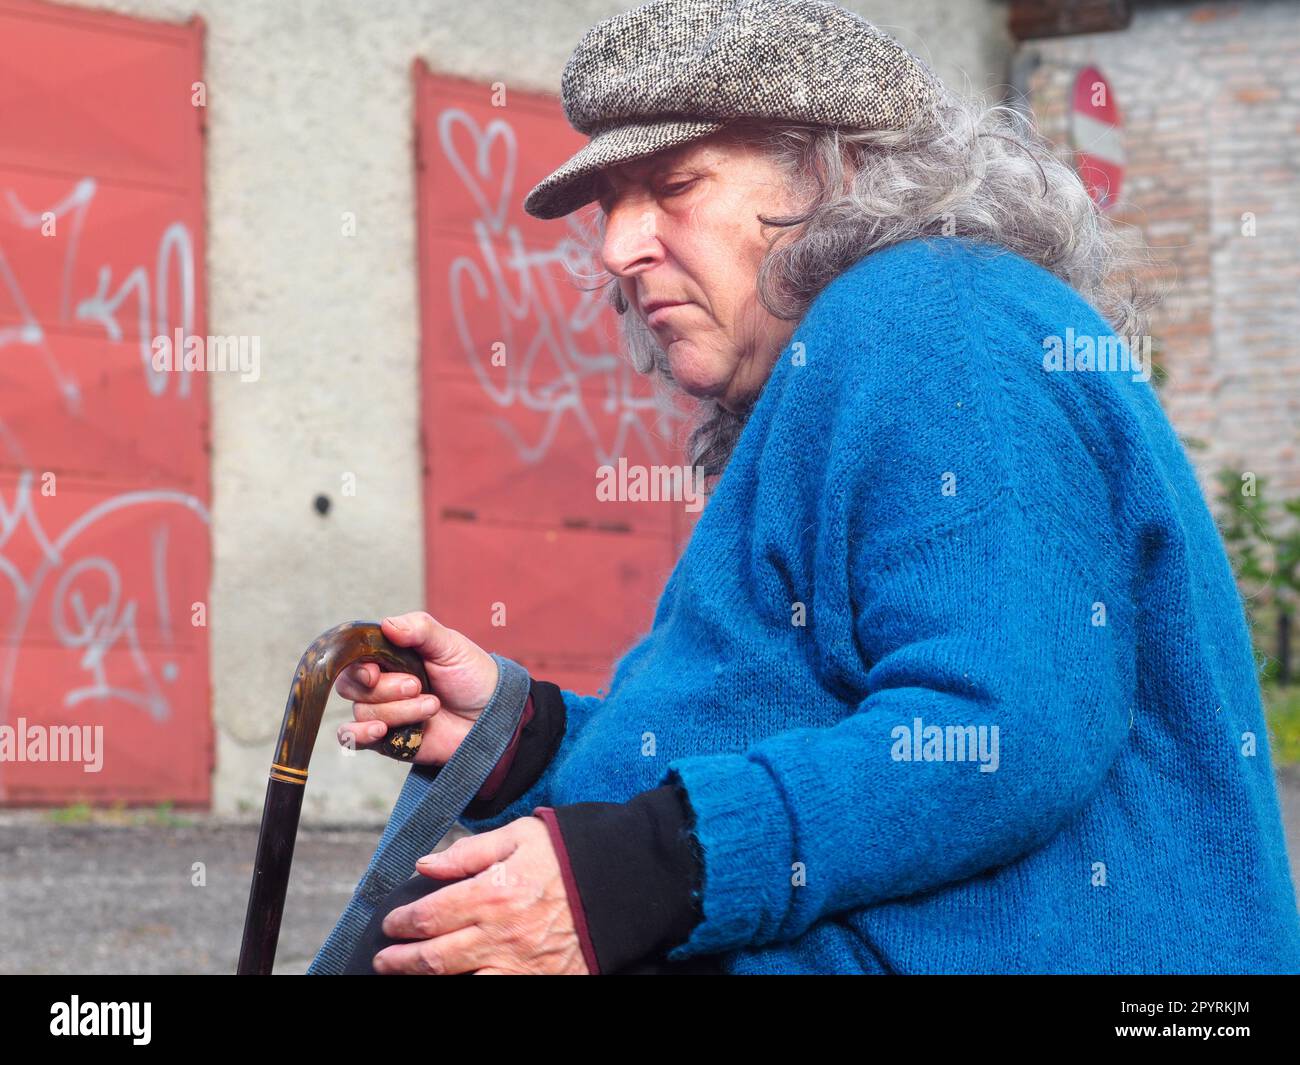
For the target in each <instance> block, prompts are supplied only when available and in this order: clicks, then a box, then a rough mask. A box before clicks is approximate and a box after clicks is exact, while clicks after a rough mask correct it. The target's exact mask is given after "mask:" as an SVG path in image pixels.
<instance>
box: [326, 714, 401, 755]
mask: <svg viewBox="0 0 1300 1065" xmlns="http://www.w3.org/2000/svg"><path fill="white" fill-rule="evenodd" d="M387 733H388V726H387V725H385V724H384V723H383V722H382V721H363V722H361V723H360V724H354V723H353V722H351V721H349V722H346V723H345V724H342V725H340V726H339V728H338V732H337V733H336V734H335V738H336V739H337V740H338V741H339V746H340V747H350V748H351V749H352V750H354V751H368V750H370V749H372V748H373V747H374V746H375V745H376V744H377V743H378V742H379V741H380V740H382V739H383V738H384V736H385V735H386V734H387Z"/></svg>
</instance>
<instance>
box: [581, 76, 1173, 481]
mask: <svg viewBox="0 0 1300 1065" xmlns="http://www.w3.org/2000/svg"><path fill="white" fill-rule="evenodd" d="M723 132H724V133H729V134H731V135H733V136H736V137H741V138H744V139H746V140H747V141H749V142H750V143H751V144H754V145H756V146H757V147H758V148H759V149H760V150H762V151H765V152H766V153H767V154H768V156H769V157H770V158H771V159H772V161H773V162H774V163H775V164H776V166H777V167H778V169H779V170H781V171H782V172H783V173H784V174H785V175H786V177H787V179H788V180H789V182H790V188H791V190H792V192H793V193H794V194H795V197H796V198H795V199H794V201H793V202H796V203H799V204H800V205H802V206H803V207H804V210H802V211H800V212H799V213H797V214H792V215H785V216H779V217H765V216H759V220H760V221H761V222H762V223H763V224H764V225H765V226H773V227H777V228H778V229H781V230H787V229H788V230H792V233H791V234H789V239H786V240H780V241H777V240H773V241H772V243H771V245H770V246H769V250H768V252H767V253H766V255H765V257H764V259H763V261H762V263H761V265H760V267H759V270H758V277H757V282H756V283H757V295H758V298H759V300H760V301H761V302H762V304H763V305H764V307H766V309H767V310H768V312H769V313H771V314H772V315H773V316H775V317H777V318H781V319H785V320H790V321H797V320H798V319H800V318H801V317H803V315H804V312H805V311H807V309H808V306H809V305H810V304H811V303H812V301H813V300H814V298H815V297H816V296H817V294H818V293H819V292H820V291H821V290H822V289H823V288H824V287H825V286H826V285H827V284H828V283H829V282H830V281H831V280H832V279H834V278H835V277H836V276H837V275H839V274H840V273H842V272H843V271H844V270H846V269H848V268H849V267H850V266H852V265H853V264H854V263H856V262H858V261H859V260H861V259H863V258H864V257H866V256H867V255H870V254H871V253H872V252H874V251H878V250H880V249H882V248H885V247H887V246H889V245H891V244H896V243H898V242H900V241H904V240H910V239H912V238H915V237H923V236H967V237H974V238H978V239H982V240H986V241H988V242H990V243H993V244H998V245H1001V246H1002V247H1005V248H1008V249H1010V250H1011V251H1013V252H1016V253H1017V254H1019V255H1022V256H1024V257H1025V258H1026V259H1029V260H1031V261H1033V262H1036V263H1038V264H1039V265H1041V266H1042V267H1044V268H1045V269H1047V270H1049V271H1051V272H1052V273H1053V274H1055V275H1056V276H1057V277H1059V278H1061V279H1062V280H1063V281H1064V282H1066V283H1067V284H1068V285H1070V286H1071V287H1072V288H1074V289H1075V290H1076V291H1077V292H1079V293H1080V294H1081V295H1082V296H1083V297H1084V298H1085V299H1087V300H1089V302H1091V303H1092V305H1093V306H1094V307H1095V308H1096V309H1097V310H1098V311H1099V312H1100V313H1101V315H1102V316H1103V317H1104V318H1105V319H1106V321H1107V323H1108V324H1109V325H1110V326H1111V328H1112V329H1113V330H1114V331H1115V333H1116V334H1117V335H1119V336H1121V337H1128V336H1135V335H1141V334H1143V333H1145V331H1146V324H1147V310H1148V308H1149V307H1150V306H1152V305H1153V304H1154V303H1155V302H1157V300H1158V299H1159V297H1158V296H1155V295H1152V294H1150V293H1149V292H1147V291H1146V290H1145V289H1144V288H1143V286H1141V285H1140V284H1139V283H1138V281H1137V277H1136V273H1137V269H1138V268H1139V267H1140V265H1142V264H1143V263H1144V262H1145V257H1144V255H1143V252H1142V250H1141V247H1140V245H1139V243H1138V242H1136V241H1133V240H1131V238H1130V234H1128V233H1127V232H1126V231H1125V230H1123V229H1121V228H1119V227H1118V226H1116V225H1115V224H1114V223H1113V222H1112V221H1111V220H1110V219H1108V218H1107V217H1106V216H1105V215H1104V214H1102V212H1101V211H1100V209H1099V208H1098V207H1097V205H1096V204H1095V203H1094V202H1093V200H1092V198H1091V197H1090V196H1089V195H1088V192H1087V189H1086V188H1085V187H1084V185H1083V183H1082V182H1081V181H1080V179H1079V177H1078V175H1077V174H1076V173H1075V172H1074V170H1072V169H1071V168H1070V167H1069V166H1068V165H1067V164H1066V163H1065V162H1063V161H1062V160H1061V159H1059V158H1058V157H1057V156H1056V155H1055V154H1054V153H1053V151H1052V148H1051V145H1050V143H1049V142H1048V141H1047V140H1045V139H1044V138H1043V137H1042V136H1041V135H1039V134H1038V132H1037V131H1036V130H1035V129H1034V127H1033V125H1032V122H1031V121H1030V119H1029V118H1027V117H1026V116H1024V115H1022V114H1021V113H1020V112H1018V111H1017V110H1015V109H1014V108H1012V107H1009V106H1006V105H988V104H986V103H985V102H984V101H982V100H980V99H978V98H968V97H964V96H959V95H956V94H954V93H952V92H951V91H950V90H947V89H944V90H942V92H941V96H940V99H939V101H938V103H937V104H936V106H935V108H934V109H933V111H931V112H930V113H928V114H926V115H924V116H922V117H921V118H920V119H918V121H917V122H915V123H913V124H912V125H911V126H910V127H909V128H907V129H905V130H902V131H876V130H852V129H848V130H846V129H843V128H839V129H832V128H827V127H820V126H809V125H788V124H775V123H771V122H768V123H761V124H760V123H755V122H753V121H741V122H735V123H731V124H729V125H728V126H727V127H725V128H724V131H723ZM846 161H847V162H848V163H849V165H848V166H847V167H846V165H845V163H846ZM575 229H576V231H577V232H578V234H579V239H580V241H581V243H582V244H583V245H584V246H585V251H586V252H588V253H590V255H591V258H592V261H594V262H596V263H599V262H600V248H601V245H602V244H603V243H604V232H605V218H604V215H603V214H602V213H600V212H596V214H595V217H594V224H593V223H592V222H591V221H587V222H585V223H583V222H577V224H576V225H575ZM778 235H779V234H778ZM570 269H571V272H572V268H570ZM601 273H605V276H607V277H609V280H608V281H604V282H600V283H598V284H597V285H596V288H601V287H607V289H608V299H609V302H610V303H611V304H612V305H613V307H614V309H615V310H616V311H617V312H618V314H619V316H620V328H619V332H620V334H621V338H622V342H623V346H624V349H625V351H626V353H627V355H628V356H629V357H630V359H631V361H632V365H633V366H634V367H635V369H636V370H637V371H638V372H639V373H642V374H650V373H653V374H655V379H656V381H657V382H658V387H659V390H660V393H661V398H662V397H663V396H664V394H665V393H674V392H680V390H679V389H678V387H677V386H676V384H675V382H674V381H673V375H672V369H671V367H670V366H669V364H668V360H667V357H666V355H665V353H664V351H663V348H662V347H661V346H660V344H659V342H658V340H657V338H656V337H655V335H654V333H653V332H652V331H651V330H650V329H649V327H648V326H646V325H645V323H644V322H643V321H642V320H641V319H640V318H639V317H638V316H637V315H635V314H628V313H627V311H628V304H627V302H626V300H625V299H624V297H623V294H622V291H621V290H620V288H619V279H618V278H617V277H613V276H611V275H608V274H607V273H606V272H604V271H601ZM595 276H596V277H597V278H598V277H599V274H597V275H595ZM578 279H579V278H578V276H577V275H576V274H575V280H578ZM747 419H748V411H742V412H739V413H733V412H731V411H728V410H727V409H726V408H724V407H723V406H721V405H720V404H719V403H718V402H717V401H716V400H713V399H703V400H700V401H699V402H698V403H697V404H696V406H695V410H694V415H693V417H692V419H691V425H690V435H689V439H688V440H687V441H686V454H687V459H688V462H689V463H690V464H691V465H693V466H699V467H703V470H702V472H703V475H704V478H705V481H706V486H707V490H710V491H711V489H712V485H713V482H715V481H716V478H717V477H718V476H719V475H720V474H721V473H722V470H723V469H724V467H725V466H726V464H727V460H728V459H729V458H730V456H731V452H732V450H733V449H734V447H735V445H736V441H737V440H738V439H739V437H740V433H741V430H742V429H743V428H744V426H745V422H746V421H747Z"/></svg>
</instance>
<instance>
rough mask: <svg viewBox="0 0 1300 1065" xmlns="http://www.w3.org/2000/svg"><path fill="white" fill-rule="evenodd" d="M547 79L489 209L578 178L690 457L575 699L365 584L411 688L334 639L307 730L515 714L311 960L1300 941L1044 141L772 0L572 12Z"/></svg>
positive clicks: (1189, 951)
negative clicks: (552, 127)
mask: <svg viewBox="0 0 1300 1065" xmlns="http://www.w3.org/2000/svg"><path fill="white" fill-rule="evenodd" d="M563 99H564V106H565V109H566V113H567V114H568V116H569V118H570V120H571V121H572V123H573V125H574V126H575V127H576V128H577V129H579V130H580V131H582V132H584V133H588V134H590V135H591V141H590V143H589V144H588V145H587V146H586V147H585V148H583V149H582V150H581V151H580V152H578V153H577V155H575V156H574V157H573V158H572V159H571V160H569V161H568V162H567V163H566V164H565V165H564V166H562V167H560V169H559V170H557V171H556V172H555V173H554V174H552V175H551V176H550V177H548V178H547V179H546V180H545V181H543V182H542V183H541V184H540V185H538V186H537V187H536V188H535V189H534V190H533V191H532V193H531V194H530V195H529V197H528V199H527V201H526V204H525V206H526V208H527V210H528V211H529V212H530V213H532V214H534V215H536V216H538V217H541V218H555V217H560V216H562V215H565V214H568V213H570V212H572V211H574V210H576V209H578V208H580V207H583V206H585V205H587V204H590V203H592V202H597V203H598V204H599V212H600V213H599V217H598V226H599V232H598V233H597V234H596V239H597V240H598V241H599V246H598V251H599V256H600V259H601V261H602V264H603V266H604V268H605V269H606V270H607V271H608V273H609V274H610V275H612V278H611V281H610V285H611V289H612V297H613V299H614V302H615V306H616V307H617V308H618V309H619V311H620V313H622V314H623V321H624V334H625V338H626V340H627V344H628V349H629V355H630V357H631V358H633V359H635V360H636V364H637V366H638V368H639V369H642V370H643V371H646V372H653V373H655V374H656V377H657V378H658V379H661V380H662V381H665V382H668V383H669V384H670V385H671V386H672V387H674V388H677V389H680V390H682V391H683V392H685V393H688V394H689V395H691V396H694V397H696V398H698V400H699V401H700V402H699V405H698V417H699V422H698V424H697V425H696V427H695V431H694V433H693V434H692V437H691V443H690V450H691V460H692V462H693V463H694V464H696V465H699V466H703V467H704V469H705V471H706V474H707V475H708V476H709V477H710V478H711V483H712V493H711V496H710V499H709V503H708V506H707V508H706V509H705V511H704V513H703V514H702V516H701V518H700V520H699V523H698V525H697V526H696V528H695V530H694V533H693V535H692V537H691V540H690V543H689V545H688V546H687V548H686V550H685V552H684V554H683V555H682V557H681V559H680V560H679V561H678V563H677V566H676V568H675V569H674V570H673V572H672V575H671V576H670V578H669V579H668V582H667V585H666V587H665V588H664V590H663V594H662V597H661V599H660V601H659V604H658V609H657V611H656V613H655V617H654V623H653V627H652V628H651V630H650V631H649V633H648V634H646V635H645V636H644V637H642V638H641V639H640V640H639V641H638V642H637V643H636V644H635V645H634V646H633V647H632V648H631V649H630V650H628V651H627V653H626V654H625V655H624V656H623V657H622V659H621V660H620V661H619V662H618V663H617V664H616V667H615V669H614V673H613V678H612V680H611V682H610V685H609V689H608V693H607V694H606V695H605V696H604V697H603V698H597V697H593V696H582V695H578V694H575V693H574V692H571V691H564V690H561V689H559V688H557V687H556V686H555V685H553V684H549V683H547V682H545V681H544V680H538V679H531V678H527V677H526V674H524V671H523V669H522V667H521V666H519V665H518V663H515V662H513V661H511V660H509V659H506V658H503V657H502V656H500V655H495V654H489V653H488V652H486V651H484V650H483V649H481V648H479V647H478V646H476V645H475V644H474V643H472V642H471V641H470V640H469V639H467V638H466V637H465V636H464V635H462V634H460V633H458V632H456V631H454V630H453V629H450V628H448V627H447V626H445V625H443V624H441V623H440V622H439V621H436V620H435V619H433V618H432V617H430V616H429V615H428V614H425V613H411V614H406V615H403V616H401V617H397V618H392V619H386V620H385V622H384V632H385V634H386V636H387V637H388V638H389V639H390V640H392V641H393V642H394V643H397V644H401V645H404V646H407V647H411V648H415V649H416V650H417V651H418V652H419V653H420V654H421V656H422V657H423V659H424V660H425V662H426V666H427V669H428V673H429V678H430V682H431V684H432V686H433V688H434V691H435V692H436V693H437V695H436V698H434V697H426V698H423V699H420V698H412V697H411V694H412V692H411V691H410V690H408V688H407V687H406V686H407V685H414V682H413V681H412V680H411V679H410V678H407V677H403V676H402V675H399V674H383V675H380V674H379V672H378V667H377V666H375V665H368V666H358V667H353V668H352V669H351V670H350V671H349V672H348V673H346V674H345V676H344V677H343V678H342V679H341V680H340V685H339V688H340V691H341V692H342V694H343V695H344V696H345V697H346V698H349V699H352V700H354V701H355V718H356V720H355V722H354V723H349V724H348V725H346V726H344V728H343V730H341V734H340V738H341V739H344V740H347V741H349V742H355V743H356V744H357V745H358V746H374V745H375V744H376V742H377V741H378V740H379V739H380V738H381V737H383V736H384V735H385V733H386V731H387V730H388V729H389V728H391V727H393V726H398V725H407V724H411V723H414V722H425V723H426V731H425V740H424V745H423V747H422V748H421V750H420V754H419V756H418V758H417V763H418V764H417V766H416V767H415V768H414V769H413V770H412V773H413V774H416V773H422V772H423V773H429V772H431V771H433V770H434V768H436V767H437V766H440V765H442V764H444V763H446V762H447V760H448V759H449V758H450V757H451V756H452V753H453V752H454V751H456V750H457V748H458V746H459V744H460V742H461V740H462V739H463V738H464V737H465V735H466V733H467V732H468V731H469V729H470V726H471V724H472V723H473V722H474V721H475V719H476V718H477V717H478V715H479V714H480V712H482V711H484V710H485V708H488V707H494V706H496V705H497V704H500V703H501V702H503V701H507V700H512V701H514V702H515V703H516V704H518V705H514V706H512V707H511V708H510V709H511V711H512V712H513V713H515V714H517V715H518V722H519V723H518V727H517V730H516V732H515V735H514V738H513V740H512V741H511V744H510V747H509V749H508V750H507V751H506V753H505V755H504V756H503V757H502V758H501V760H500V762H499V763H498V764H497V765H496V768H495V770H494V771H493V772H492V773H491V775H490V776H489V777H488V778H487V780H486V782H485V783H484V785H483V787H482V788H481V789H480V790H479V791H478V793H477V795H476V797H475V799H474V801H473V802H472V803H471V804H470V805H469V807H468V808H467V809H466V810H465V814H464V820H465V821H466V822H467V823H468V824H469V825H470V826H472V827H473V828H475V829H476V830H477V831H476V832H475V834H472V835H469V836H466V837H464V838H462V839H459V840H458V841H457V842H455V843H454V844H453V845H452V846H451V847H449V848H447V849H445V850H443V851H441V852H438V853H436V854H434V855H432V856H431V857H430V858H429V859H427V860H424V861H422V862H421V863H420V865H419V866H418V868H417V869H416V870H414V871H413V872H415V873H418V874H420V875H416V876H413V877H412V879H411V880H410V881H409V882H408V883H407V884H404V885H402V887H401V888H399V889H398V890H397V891H394V892H392V894H391V895H390V896H389V897H388V898H386V899H384V900H383V904H382V905H381V906H380V907H379V909H378V910H377V911H376V913H375V916H374V919H373V920H372V922H371V926H370V928H369V929H368V930H367V934H366V936H365V937H364V939H363V940H362V941H361V942H360V943H359V944H358V946H357V949H356V952H355V954H354V956H353V961H352V966H351V971H356V972H369V971H374V972H379V973H467V972H478V973H502V972H527V973H587V972H590V973H617V972H665V973H668V972H698V971H715V972H726V973H935V972H948V973H972V972H997V973H1011V972H1019V973H1023V972H1064V971H1069V972H1119V971H1136V972H1205V971H1210V972H1277V971H1290V972H1294V971H1297V969H1300V923H1298V921H1297V914H1296V903H1295V896H1294V892H1293V889H1292V885H1291V882H1290V879H1289V876H1288V871H1287V861H1286V852H1285V848H1284V843H1283V835H1282V827H1281V821H1280V815H1279V810H1278V801H1277V795H1276V787H1275V782H1274V779H1273V773H1272V768H1271V765H1270V760H1269V756H1268V744H1267V737H1266V733H1265V726H1264V718H1263V713H1262V709H1261V702H1260V692H1259V688H1258V684H1257V680H1256V676H1255V670H1254V660H1253V657H1252V653H1251V646H1250V641H1249V638H1248V631H1247V627H1246V624H1245V621H1244V618H1243V613H1242V608H1241V604H1240V600H1239V598H1238V595H1237V592H1236V590H1235V586H1234V583H1233V577H1232V573H1231V571H1230V569H1229V566H1228V562H1227V559H1226V557H1225V554H1224V551H1223V548H1222V546H1221V543H1220V541H1219V539H1218V535H1217V532H1216V529H1215V526H1214V523H1213V521H1212V519H1211V515H1210V513H1209V511H1208V510H1207V507H1206V505H1205V502H1204V499H1203V496H1202V494H1201V492H1200V490H1199V488H1198V485H1197V481H1196V478H1195V476H1194V474H1193V471H1192V468H1191V466H1190V465H1189V463H1188V461H1187V458H1186V456H1185V454H1184V451H1183V449H1182V447H1181V446H1180V444H1179V441H1178V439H1177V437H1176V436H1175V434H1174V432H1173V430H1172V428H1171V427H1170V425H1169V422H1168V421H1167V420H1166V418H1165V416H1164V415H1163V413H1162V412H1161V409H1160V406H1159V404H1158V403H1157V400H1156V397H1155V394H1154V392H1153V390H1152V388H1151V385H1150V383H1149V380H1148V378H1149V376H1150V366H1149V363H1147V362H1146V361H1145V360H1144V358H1143V346H1142V344H1141V343H1139V342H1138V340H1139V338H1138V336H1137V335H1136V334H1140V332H1141V328H1140V323H1141V316H1142V301H1141V300H1140V299H1138V298H1136V296H1135V294H1134V293H1133V292H1131V291H1129V292H1125V291H1124V290H1123V289H1121V288H1118V287H1114V286H1106V285H1104V284H1103V282H1104V281H1106V280H1107V279H1108V278H1109V279H1113V278H1114V277H1115V275H1116V273H1117V267H1118V266H1119V265H1120V264H1121V260H1120V258H1119V257H1118V255H1117V252H1116V247H1117V238H1116V236H1115V235H1114V234H1113V233H1111V232H1110V231H1108V230H1107V228H1106V226H1105V224H1104V222H1103V219H1102V218H1101V217H1100V216H1099V215H1098V213H1097V211H1096V209H1095V208H1094V206H1093V204H1092V202H1091V201H1090V200H1089V197H1088V196H1087V194H1086V192H1085V190H1084V188H1083V187H1082V186H1081V184H1080V182H1079V180H1078V179H1077V178H1076V176H1075V175H1074V174H1073V173H1072V172H1071V171H1070V170H1069V169H1068V168H1067V167H1066V166H1064V165H1063V164H1061V163H1060V162H1058V161H1057V160H1055V159H1054V158H1053V156H1052V155H1051V153H1050V151H1048V150H1047V149H1046V147H1045V146H1044V145H1043V144H1042V143H1041V142H1040V141H1039V140H1038V139H1037V138H1036V137H1035V136H1034V135H1033V134H1032V133H1031V132H1030V131H1029V130H1028V129H1026V128H1025V127H1024V123H1023V122H1020V121H1018V120H1017V119H1016V118H1015V116H1014V114H1013V113H1010V112H1007V111H1006V110H1004V109H1000V108H993V109H987V110H986V109H982V108H980V107H978V106H976V105H975V104H973V103H970V102H967V101H965V100H961V99H958V98H956V97H954V96H953V95H951V94H950V93H948V92H947V91H946V90H945V89H944V88H943V86H942V85H940V84H939V83H938V82H937V80H936V79H935V78H934V76H933V75H932V74H931V73H930V71H929V70H928V69H927V68H926V67H925V66H924V65H923V64H922V63H921V62H920V61H919V60H917V59H916V58H915V57H914V56H912V55H910V54H909V53H908V52H906V51H905V50H904V49H902V48H901V47H900V46H899V45H898V44H897V43H895V42H894V41H892V40H891V39H890V38H888V37H886V36H884V35H883V34H881V33H880V32H879V31H878V30H876V29H875V28H874V27H872V26H871V25H870V24H868V23H866V22H864V21H862V20H861V19H859V18H858V17H856V16H855V15H852V14H850V13H848V12H846V11H844V10H843V9H841V8H839V7H836V6H834V5H832V4H826V3H815V2H808V0H797V2H793V3H791V2H782V3H770V2H766V0H750V2H738V3H735V2H732V3H729V2H721V0H718V2H711V0H662V2H659V3H653V4H650V5H648V6H645V7H642V8H638V9H637V10H634V11H631V12H629V13H627V14H624V15H620V16H618V17H616V18H612V19H609V20H607V21H604V22H601V23H600V24H598V25H597V26H595V27H594V28H593V29H592V30H590V31H589V32H588V34H587V35H586V37H585V38H584V39H583V41H582V43H581V44H580V46H579V48H578V49H577V51H576V52H575V53H574V55H573V57H572V58H571V60H570V61H569V64H568V66H567V67H566V69H565V72H564V80H563ZM1116 336H1121V337H1125V338H1127V342H1126V343H1125V344H1122V345H1119V344H1116V343H1115V338H1116ZM520 706H522V710H520Z"/></svg>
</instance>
